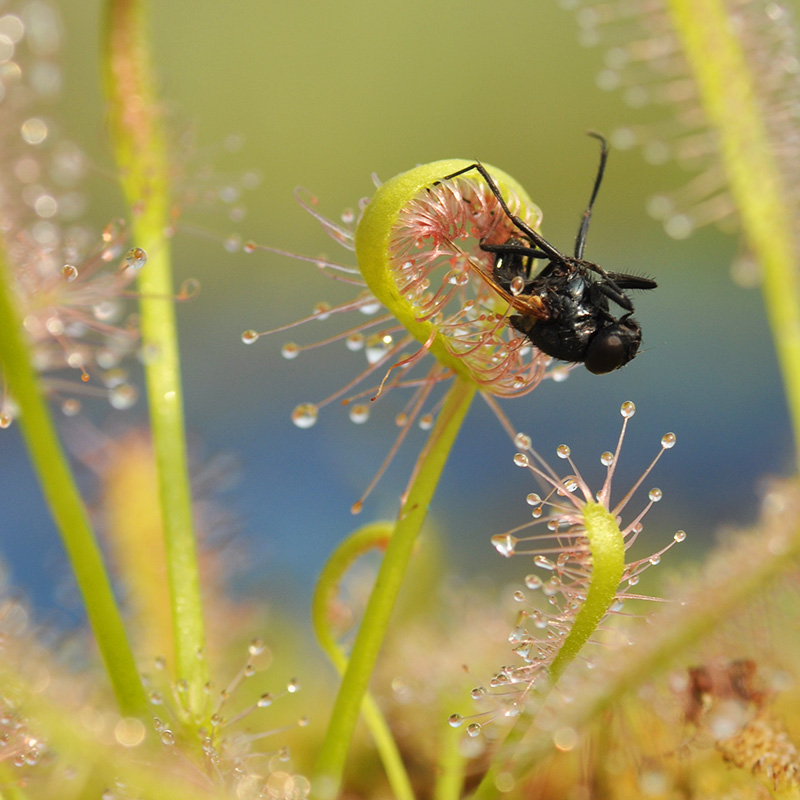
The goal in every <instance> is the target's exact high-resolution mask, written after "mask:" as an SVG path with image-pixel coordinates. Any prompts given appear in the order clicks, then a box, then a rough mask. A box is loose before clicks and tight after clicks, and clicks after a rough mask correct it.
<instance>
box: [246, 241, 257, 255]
mask: <svg viewBox="0 0 800 800" xmlns="http://www.w3.org/2000/svg"><path fill="white" fill-rule="evenodd" d="M257 248H258V245H257V244H256V243H255V242H253V241H248V242H245V243H244V245H243V246H242V250H244V252H245V253H255V251H256V249H257Z"/></svg>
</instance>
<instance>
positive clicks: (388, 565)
mask: <svg viewBox="0 0 800 800" xmlns="http://www.w3.org/2000/svg"><path fill="white" fill-rule="evenodd" d="M475 391H476V386H475V384H474V383H472V382H467V381H464V380H461V379H460V378H455V379H454V383H453V385H452V387H451V388H450V391H449V392H448V395H447V399H446V401H445V404H444V407H443V408H442V410H441V412H440V413H439V417H438V419H437V420H436V425H435V427H434V429H433V431H432V432H431V435H430V438H429V439H428V442H427V443H426V445H425V449H424V450H423V451H422V453H421V454H420V457H419V462H418V467H419V468H418V471H417V473H416V477H415V480H414V483H413V485H412V486H411V488H410V490H409V492H408V496H407V498H406V501H405V503H404V504H403V507H402V509H401V510H400V515H399V517H398V521H397V525H396V527H395V529H394V533H393V534H392V537H391V539H390V541H389V544H388V546H387V548H386V555H385V556H384V558H383V562H382V563H381V567H380V570H379V572H378V576H377V579H376V581H375V587H374V588H373V590H372V594H371V596H370V598H369V602H368V603H367V607H366V609H365V611H364V618H363V620H362V622H361V627H360V628H359V631H358V635H357V636H356V640H355V643H354V645H353V650H352V652H351V654H350V662H349V663H348V665H347V670H346V672H345V674H344V678H343V680H342V684H341V686H340V688H339V693H338V695H337V697H336V702H335V703H334V706H333V712H332V714H331V720H330V723H329V725H328V730H327V732H326V734H325V740H324V741H323V744H322V749H321V751H320V754H319V758H318V760H317V763H316V767H315V770H314V781H313V785H314V792H315V796H316V797H318V798H326V800H327V798H333V797H336V795H337V794H338V791H339V786H340V784H341V780H342V773H343V772H344V765H345V760H346V757H347V751H348V749H349V747H350V741H351V739H352V738H353V731H354V729H355V725H356V721H357V720H358V714H359V710H360V709H361V703H362V700H363V698H364V695H365V694H366V691H367V686H368V685H369V680H370V677H371V675H372V672H373V669H374V667H375V662H376V660H377V658H378V651H379V650H380V647H381V644H382V643H383V639H384V636H385V634H386V629H387V627H388V625H389V619H390V617H391V614H392V610H393V609H394V604H395V600H396V599H397V594H398V592H399V591H400V586H401V584H402V582H403V578H404V577H405V574H406V569H407V567H408V563H409V561H410V559H411V554H412V552H413V549H414V545H415V543H416V541H417V537H418V535H419V532H420V528H421V527H422V523H423V522H424V520H425V516H426V514H427V512H428V506H429V504H430V501H431V498H432V497H433V493H434V491H435V489H436V485H437V483H438V482H439V476H440V475H441V472H442V469H443V468H444V465H445V462H446V460H447V456H448V455H449V453H450V449H451V448H452V445H453V442H454V441H455V438H456V435H457V434H458V431H459V429H460V427H461V423H462V422H463V420H464V416H465V415H466V413H467V409H468V408H469V405H470V402H471V401H472V398H473V397H474V395H475Z"/></svg>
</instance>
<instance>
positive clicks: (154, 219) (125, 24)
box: [104, 0, 208, 720]
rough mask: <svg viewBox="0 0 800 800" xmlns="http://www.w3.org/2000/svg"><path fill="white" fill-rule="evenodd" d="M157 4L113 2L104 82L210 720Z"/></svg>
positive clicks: (193, 649) (154, 422) (181, 671)
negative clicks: (139, 254)
mask: <svg viewBox="0 0 800 800" xmlns="http://www.w3.org/2000/svg"><path fill="white" fill-rule="evenodd" d="M147 10H148V4H147V3H146V2H144V0H109V2H108V5H107V8H106V11H107V15H106V25H105V42H104V44H105V51H104V78H105V86H106V93H107V96H108V99H109V116H110V130H111V135H112V139H113V143H114V147H115V150H116V156H117V162H118V164H119V166H120V170H121V176H122V177H121V180H122V187H123V190H124V192H125V196H126V199H127V201H128V203H129V205H130V206H131V208H132V209H133V210H134V213H133V238H134V242H135V244H136V245H137V246H139V247H143V248H144V249H145V250H146V252H147V255H148V260H147V265H146V266H145V268H144V269H142V271H141V273H140V277H139V283H138V286H139V291H140V293H141V300H140V309H141V332H142V346H143V351H144V353H145V359H144V362H145V373H146V380H147V391H148V400H149V408H150V422H151V426H152V430H153V447H154V452H155V458H156V465H157V474H158V485H159V495H160V504H161V511H162V516H163V524H164V536H165V543H166V557H167V576H168V581H169V586H170V595H171V602H172V624H173V636H174V640H175V660H176V664H175V676H176V677H177V678H178V679H180V680H184V681H186V682H187V684H188V693H187V694H188V704H189V711H190V713H191V714H192V715H193V716H194V717H195V718H196V719H198V720H199V719H202V718H203V716H204V715H205V714H207V713H208V709H207V705H206V696H205V693H204V686H205V685H206V684H207V682H208V665H207V662H206V659H205V657H204V655H205V626H204V622H203V613H202V603H201V596H200V578H199V572H198V566H197V552H196V544H195V536H194V527H193V522H192V498H191V489H190V484H189V470H188V465H187V458H186V441H185V432H184V419H183V395H182V390H181V376H180V363H179V354H178V342H177V331H176V323H175V309H174V302H175V301H174V299H173V297H174V290H173V281H172V267H171V253H170V246H169V239H168V238H167V237H166V236H165V233H164V231H165V228H166V227H167V226H168V224H169V208H170V195H169V165H168V159H167V154H166V144H165V141H164V136H163V132H162V129H161V124H160V117H159V113H158V109H159V106H158V100H157V98H156V95H155V91H154V89H153V79H152V75H151V72H150V57H149V52H148V38H147V23H148V13H147Z"/></svg>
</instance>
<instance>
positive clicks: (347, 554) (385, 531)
mask: <svg viewBox="0 0 800 800" xmlns="http://www.w3.org/2000/svg"><path fill="white" fill-rule="evenodd" d="M393 528H394V524H393V523H390V522H375V523H373V524H371V525H367V526H365V527H363V528H360V529H359V530H357V531H355V532H354V533H352V534H351V535H350V536H348V537H347V538H346V539H345V540H344V541H343V542H342V543H341V544H340V545H339V546H338V547H337V548H336V550H334V551H333V553H332V554H331V557H330V558H329V559H328V561H327V563H326V564H325V567H324V568H323V570H322V574H321V575H320V576H319V580H318V581H317V585H316V587H315V589H314V597H313V599H312V601H311V619H312V622H313V624H314V633H315V634H316V636H317V641H318V642H319V645H320V647H321V648H322V649H323V650H324V651H325V655H327V656H328V658H329V659H330V661H331V663H332V664H333V666H334V667H335V668H336V671H337V672H338V673H339V674H340V675H343V674H344V673H345V671H346V670H347V656H346V655H345V653H344V651H343V650H342V648H341V647H339V645H338V643H337V642H336V638H335V637H334V635H333V633H332V631H331V629H330V624H329V618H330V614H329V611H330V608H331V604H332V602H334V600H335V596H336V594H337V592H338V589H339V582H340V581H341V579H342V577H343V575H344V574H345V572H347V570H348V569H349V568H350V566H351V565H352V564H353V562H354V561H355V560H356V559H358V558H360V557H361V556H362V555H364V553H366V552H369V551H370V550H372V549H374V548H376V547H380V548H381V549H385V547H386V545H387V543H388V542H389V540H390V538H391V536H392V530H393ZM361 713H362V715H363V717H364V721H365V722H366V724H367V727H368V728H369V732H370V734H371V735H372V738H373V739H374V740H375V746H376V747H377V748H378V753H379V755H380V757H381V761H383V766H384V769H385V770H386V775H387V777H388V779H389V785H390V786H391V788H392V792H393V793H394V796H395V797H396V798H397V800H414V790H413V789H412V787H411V781H410V780H409V777H408V773H407V772H406V768H405V766H404V765H403V760H402V758H401V756H400V751H399V750H398V748H397V744H396V743H395V741H394V738H393V737H392V732H391V730H390V728H389V725H388V724H387V722H386V719H385V718H384V716H383V714H382V713H381V710H380V708H379V707H378V704H377V703H376V702H375V700H374V698H373V697H372V695H371V694H370V693H369V692H367V693H366V694H365V695H364V701H363V704H362V706H361Z"/></svg>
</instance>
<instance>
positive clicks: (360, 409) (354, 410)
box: [349, 403, 369, 425]
mask: <svg viewBox="0 0 800 800" xmlns="http://www.w3.org/2000/svg"><path fill="white" fill-rule="evenodd" d="M349 416H350V422H355V423H356V425H362V424H363V423H365V422H366V421H367V420H368V419H369V406H368V405H365V404H364V403H356V404H355V405H352V406H350V411H349Z"/></svg>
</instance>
